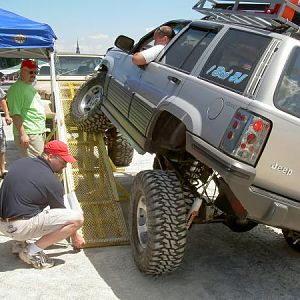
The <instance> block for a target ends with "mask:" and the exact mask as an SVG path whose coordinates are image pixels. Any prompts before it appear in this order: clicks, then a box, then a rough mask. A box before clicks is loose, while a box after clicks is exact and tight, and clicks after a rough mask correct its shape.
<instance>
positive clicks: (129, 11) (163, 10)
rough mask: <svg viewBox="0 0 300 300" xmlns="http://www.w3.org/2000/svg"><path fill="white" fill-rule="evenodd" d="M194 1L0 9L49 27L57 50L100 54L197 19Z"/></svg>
mask: <svg viewBox="0 0 300 300" xmlns="http://www.w3.org/2000/svg"><path fill="white" fill-rule="evenodd" d="M196 2H197V0H151V1H146V0H140V1H138V0H107V1H104V0H48V1H45V0H0V7H1V8H2V9H6V10H9V11H12V12H14V13H16V14H19V15H22V16H24V17H27V18H29V19H33V20H35V21H39V22H43V23H47V24H49V25H50V26H51V27H52V29H53V30H54V32H55V33H56V35H57V37H58V40H57V47H56V48H57V50H58V51H64V52H74V51H75V48H76V40H77V39H78V40H79V45H80V50H81V53H97V54H104V53H105V51H106V49H107V48H108V47H110V46H112V45H113V42H114V40H115V38H116V37H117V36H118V35H120V34H124V35H127V36H130V37H132V38H134V39H135V40H137V39H139V38H140V37H142V36H143V35H144V34H146V33H147V31H149V30H150V29H152V28H155V27H157V26H159V25H160V24H162V23H164V22H166V21H169V20H172V19H199V18H200V16H201V15H200V14H199V13H197V12H196V11H194V10H192V7H193V5H194V4H195V3H196Z"/></svg>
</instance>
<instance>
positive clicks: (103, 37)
mask: <svg viewBox="0 0 300 300" xmlns="http://www.w3.org/2000/svg"><path fill="white" fill-rule="evenodd" d="M89 38H90V39H93V40H107V39H109V36H108V35H107V34H103V33H99V34H96V35H90V36H89Z"/></svg>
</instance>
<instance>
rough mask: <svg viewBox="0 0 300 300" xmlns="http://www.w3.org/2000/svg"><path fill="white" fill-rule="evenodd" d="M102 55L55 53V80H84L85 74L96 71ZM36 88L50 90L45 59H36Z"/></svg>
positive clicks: (47, 63)
mask: <svg viewBox="0 0 300 300" xmlns="http://www.w3.org/2000/svg"><path fill="white" fill-rule="evenodd" d="M102 58H103V55H97V54H78V53H56V54H55V70H56V78H57V81H72V82H74V81H76V82H82V83H83V82H84V81H85V80H86V79H87V76H89V75H91V74H93V73H95V72H96V70H97V68H98V67H99V65H100V62H101V60H102ZM38 66H39V72H38V74H37V85H36V88H37V89H38V90H45V91H46V92H47V91H50V65H49V62H48V61H46V60H38Z"/></svg>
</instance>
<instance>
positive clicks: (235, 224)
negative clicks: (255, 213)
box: [224, 216, 258, 232]
mask: <svg viewBox="0 0 300 300" xmlns="http://www.w3.org/2000/svg"><path fill="white" fill-rule="evenodd" d="M224 224H225V225H226V226H228V227H229V228H230V229H231V230H232V231H234V232H246V231H249V230H251V229H253V228H254V227H256V226H257V225H258V224H257V223H256V222H254V221H251V220H247V219H246V220H239V219H238V218H237V217H234V216H226V218H225V221H224Z"/></svg>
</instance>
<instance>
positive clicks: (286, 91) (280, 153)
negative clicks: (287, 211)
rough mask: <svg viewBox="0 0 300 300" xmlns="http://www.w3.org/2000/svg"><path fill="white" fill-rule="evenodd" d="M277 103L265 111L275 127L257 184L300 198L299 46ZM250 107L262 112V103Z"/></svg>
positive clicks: (286, 70) (282, 81)
mask: <svg viewBox="0 0 300 300" xmlns="http://www.w3.org/2000/svg"><path fill="white" fill-rule="evenodd" d="M274 105H275V107H276V108H275V109H274V108H272V110H271V111H269V112H268V111H264V112H263V116H264V117H266V118H268V119H269V120H270V121H271V122H272V129H271V133H270V136H269V139H268V141H267V144H266V146H265V149H264V151H263V152H262V155H261V157H260V159H259V162H258V164H257V167H256V172H257V176H256V179H255V184H256V185H257V186H260V187H262V188H264V189H267V190H269V191H271V192H275V193H278V194H280V195H283V196H286V197H290V198H292V199H295V200H298V201H300V184H299V178H300V159H299V153H300V143H299V141H300V138H299V132H300V48H299V47H296V48H295V49H294V50H293V51H292V54H291V55H290V58H289V60H288V62H287V63H286V66H285V68H284V71H283V74H282V76H281V78H280V80H279V82H278V85H277V89H276V92H275V94H274ZM251 106H253V108H251ZM254 106H256V108H254ZM259 106H262V107H259ZM249 109H250V110H253V111H255V110H256V111H257V112H258V113H259V114H262V110H263V104H261V103H260V104H259V103H255V102H253V103H251V104H250V107H249Z"/></svg>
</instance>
